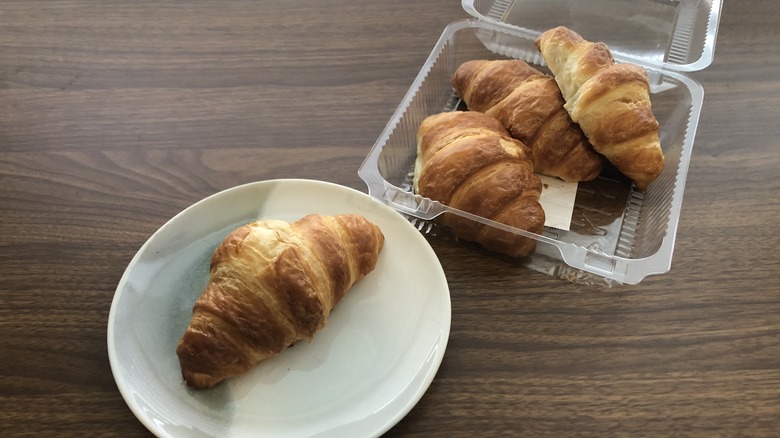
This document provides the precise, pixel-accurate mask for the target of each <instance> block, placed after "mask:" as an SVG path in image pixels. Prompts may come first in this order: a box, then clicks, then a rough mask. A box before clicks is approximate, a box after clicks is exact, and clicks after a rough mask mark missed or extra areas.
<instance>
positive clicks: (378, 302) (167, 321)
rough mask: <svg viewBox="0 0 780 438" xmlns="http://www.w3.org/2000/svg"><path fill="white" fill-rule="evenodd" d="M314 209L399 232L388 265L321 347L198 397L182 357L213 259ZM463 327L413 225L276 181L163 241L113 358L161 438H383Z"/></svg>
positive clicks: (180, 222)
mask: <svg viewBox="0 0 780 438" xmlns="http://www.w3.org/2000/svg"><path fill="white" fill-rule="evenodd" d="M308 213H320V214H339V213H358V214H362V215H363V216H365V217H366V218H368V219H369V220H371V221H373V222H374V223H376V224H377V225H378V226H379V227H380V228H381V230H382V232H383V233H384V234H385V246H384V248H383V250H382V252H381V253H380V257H379V261H378V263H377V267H376V269H375V270H374V271H373V272H371V273H370V274H369V275H368V276H367V277H365V278H364V279H363V280H361V281H359V282H358V283H357V284H356V285H355V286H354V287H353V288H352V289H351V290H350V291H349V293H347V295H346V296H345V297H344V299H343V300H342V301H341V302H340V303H339V304H338V305H337V306H336V308H335V309H334V310H333V312H332V313H331V315H330V318H329V322H328V325H327V326H326V327H325V328H324V329H323V330H322V331H320V332H318V333H317V334H316V335H315V337H314V340H313V341H312V342H310V343H307V342H305V341H304V342H299V343H297V344H295V345H294V346H293V347H291V348H289V349H288V350H286V351H285V352H283V353H282V354H280V355H278V356H276V357H274V358H271V359H269V360H267V361H265V362H263V363H261V364H260V365H258V366H257V367H255V368H254V369H253V370H251V371H250V372H249V373H247V374H245V375H243V376H241V377H236V378H233V379H229V380H227V381H225V382H223V383H222V384H220V385H218V386H217V387H215V388H213V389H210V390H203V391H196V390H192V389H189V388H188V387H187V386H186V385H185V384H184V383H183V380H182V377H181V372H180V369H179V362H178V359H177V356H176V352H175V350H176V344H177V342H178V340H179V338H180V337H181V335H182V334H183V333H184V330H185V329H186V327H187V324H188V323H189V320H190V317H191V316H192V305H193V303H194V302H195V299H196V298H197V297H198V296H199V295H200V293H201V291H202V290H203V288H204V287H205V285H206V283H207V282H208V268H209V267H208V265H209V259H210V257H211V253H212V252H213V251H214V249H215V248H216V247H217V245H218V244H219V243H220V242H221V241H222V239H223V238H224V237H225V236H226V235H227V234H228V232H230V231H231V230H232V229H234V228H235V227H237V226H239V225H241V224H244V223H247V222H250V221H252V220H254V219H256V218H273V219H282V220H287V221H293V220H296V219H298V218H300V217H302V216H304V215H306V214H308ZM449 330H450V296H449V289H448V287H447V282H446V279H445V277H444V272H443V270H442V268H441V265H440V264H439V261H438V259H437V258H436V256H435V254H434V252H433V250H432V249H431V247H430V246H429V245H428V243H427V242H426V241H425V239H424V238H423V237H422V235H421V234H420V233H419V232H418V231H417V230H416V229H414V227H412V226H411V224H409V223H408V222H407V221H406V220H405V219H404V218H403V217H402V216H400V215H399V214H398V213H396V212H395V211H393V210H392V209H390V208H389V207H386V206H384V205H382V204H379V203H378V202H376V201H374V200H372V199H371V198H370V197H369V196H368V195H366V194H364V193H361V192H359V191H356V190H353V189H350V188H346V187H342V186H339V185H335V184H330V183H324V182H317V181H308V180H273V181H263V182H257V183H252V184H247V185H243V186H239V187H235V188H232V189H229V190H226V191H223V192H220V193H217V194H215V195H213V196H210V197H208V198H206V199H204V200H202V201H200V202H198V203H196V204H194V205H192V206H191V207H189V208H187V209H186V210H184V211H183V212H181V213H180V214H178V215H177V216H175V217H174V218H173V219H171V220H170V221H169V222H168V223H166V224H165V225H163V226H162V227H161V228H160V229H159V230H158V231H157V232H156V233H154V235H152V237H151V238H150V239H149V240H148V241H147V242H146V243H145V244H144V245H143V246H142V247H141V249H140V250H139V251H138V253H137V254H136V255H135V257H134V258H133V260H132V261H131V262H130V265H129V266H128V267H127V270H126V271H125V273H124V275H123V277H122V279H121V280H120V282H119V285H118V287H117V290H116V294H115V295H114V300H113V302H112V304H111V312H110V314H109V320H108V352H109V359H110V362H111V369H112V371H113V374H114V378H115V380H116V383H117V386H118V387H119V390H120V392H121V393H122V396H123V397H124V399H125V401H126V402H127V404H128V405H129V406H130V409H131V410H132V411H133V413H134V414H135V415H136V416H137V417H138V419H139V420H140V421H141V422H142V423H143V424H144V425H145V426H146V427H147V428H149V430H151V431H152V432H153V433H155V434H156V435H158V436H161V437H184V436H187V437H244V436H322V437H343V436H377V435H380V434H382V433H383V432H385V431H387V430H388V429H390V428H391V427H392V426H393V425H394V424H396V423H397V422H398V421H399V420H400V419H401V418H403V416H404V415H406V414H407V413H408V412H409V411H410V410H411V409H412V407H413V406H414V405H415V404H416V403H417V401H418V400H419V399H420V398H421V397H422V395H423V393H424V392H425V390H426V389H427V388H428V386H429V385H430V383H431V381H432V380H433V377H434V375H435V374H436V371H437V369H438V368H439V364H440V363H441V360H442V357H443V356H444V350H445V347H446V345H447V340H448V338H449Z"/></svg>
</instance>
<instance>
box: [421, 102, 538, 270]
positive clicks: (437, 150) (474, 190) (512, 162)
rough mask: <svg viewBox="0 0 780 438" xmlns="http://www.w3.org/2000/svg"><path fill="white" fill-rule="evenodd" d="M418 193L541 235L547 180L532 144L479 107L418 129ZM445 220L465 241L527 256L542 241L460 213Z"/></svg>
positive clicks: (435, 117) (432, 119)
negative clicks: (542, 177) (541, 201)
mask: <svg viewBox="0 0 780 438" xmlns="http://www.w3.org/2000/svg"><path fill="white" fill-rule="evenodd" d="M414 186H415V191H416V192H417V193H418V194H420V195H422V196H425V197H427V198H430V199H432V200H435V201H439V202H441V203H442V204H445V205H448V206H450V207H453V208H456V209H459V210H462V211H465V212H468V213H471V214H474V215H477V216H481V217H484V218H488V219H492V220H494V221H496V222H500V223H503V224H506V225H509V226H512V227H515V228H519V229H522V230H526V231H530V232H532V233H537V234H538V233H541V231H542V229H543V227H544V219H545V216H544V210H542V206H541V205H540V204H539V196H540V195H541V192H542V183H541V181H540V180H539V177H538V176H536V175H535V174H534V168H533V162H532V161H531V159H530V152H529V150H528V148H527V147H526V146H525V145H523V144H522V143H521V142H519V141H517V140H515V139H513V138H512V137H510V136H509V134H508V133H507V131H506V129H505V128H504V127H503V126H502V125H501V123H500V122H499V121H498V120H496V119H494V118H492V117H489V116H487V115H485V114H482V113H479V112H475V111H455V112H448V113H441V114H435V115H433V116H430V117H428V118H426V119H425V120H423V122H422V123H421V124H420V127H419V129H418V132H417V161H416V163H415V174H414ZM440 221H441V222H442V223H443V224H444V225H446V226H448V227H449V228H451V229H452V230H453V231H454V232H455V234H456V235H457V236H459V237H460V238H461V239H464V240H468V241H473V242H477V243H479V244H481V245H482V246H483V247H485V248H486V249H489V250H492V251H496V252H499V253H502V254H506V255H509V256H513V257H520V256H526V255H528V254H530V253H531V252H532V251H533V250H534V249H535V248H536V240H534V239H532V238H529V237H525V236H521V235H519V234H515V233H510V232H507V231H504V230H500V229H499V228H497V227H491V226H486V225H484V224H482V223H479V222H477V221H473V220H471V219H468V218H464V217H461V216H458V215H455V214H449V213H445V214H444V215H442V216H441V217H440Z"/></svg>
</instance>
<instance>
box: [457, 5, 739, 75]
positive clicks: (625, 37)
mask: <svg viewBox="0 0 780 438" xmlns="http://www.w3.org/2000/svg"><path fill="white" fill-rule="evenodd" d="M722 3H723V0H462V4H463V9H465V10H466V12H468V13H469V14H471V15H472V16H474V17H476V18H478V19H480V20H484V21H487V22H492V23H495V24H502V25H508V26H511V27H516V28H520V29H522V30H523V31H525V32H531V33H536V34H541V33H542V32H544V31H545V30H547V29H551V28H553V27H557V26H566V27H568V28H570V29H572V30H574V31H576V32H577V33H579V34H580V35H582V36H583V37H584V38H585V39H587V40H590V41H602V42H604V43H606V44H607V45H608V46H609V48H610V49H611V50H612V51H613V52H614V53H616V54H620V55H622V56H624V57H627V58H631V59H634V60H637V61H638V62H639V63H641V64H649V65H655V66H661V67H664V68H667V69H670V70H676V71H683V72H690V71H697V70H703V69H705V68H706V67H707V66H709V65H710V64H711V63H712V59H713V53H714V50H715V38H716V36H717V32H718V23H719V21H720V10H721V5H722Z"/></svg>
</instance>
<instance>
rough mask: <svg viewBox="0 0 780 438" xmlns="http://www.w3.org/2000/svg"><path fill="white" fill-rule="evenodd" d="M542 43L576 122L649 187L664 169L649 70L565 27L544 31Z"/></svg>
mask: <svg viewBox="0 0 780 438" xmlns="http://www.w3.org/2000/svg"><path fill="white" fill-rule="evenodd" d="M536 45H537V47H538V48H539V51H540V52H541V54H542V57H543V58H544V59H545V61H546V62H547V65H548V66H549V68H550V70H551V71H552V72H553V75H554V77H555V80H556V81H557V83H558V86H559V88H560V90H561V93H562V95H563V98H564V99H565V101H566V104H565V106H564V107H565V108H566V110H567V111H568V112H569V115H570V116H571V118H572V120H573V121H574V122H576V123H578V124H579V125H580V127H581V128H582V131H583V132H584V133H585V135H586V136H587V137H588V139H589V140H590V142H591V144H592V145H593V147H594V148H595V149H596V151H598V152H599V153H601V154H603V155H604V156H605V157H606V158H607V159H608V160H609V161H610V162H611V163H612V164H613V165H614V166H615V167H616V168H617V169H618V170H619V171H620V172H622V173H623V174H624V175H626V176H627V177H629V178H630V179H631V180H633V182H634V184H635V185H636V187H637V188H638V189H639V190H645V189H646V188H647V186H648V185H649V184H650V183H651V182H653V181H654V180H655V179H656V178H657V177H658V176H659V175H660V174H661V172H662V171H663V168H664V155H663V151H662V149H661V143H660V139H659V124H658V121H657V120H656V118H655V116H654V114H653V111H652V105H651V101H650V84H649V81H648V76H647V72H646V71H645V69H643V68H642V67H640V66H637V65H634V64H618V63H616V62H615V60H614V59H613V57H612V53H611V52H610V50H609V47H607V45H606V44H604V43H601V42H590V41H587V40H585V39H584V38H583V37H582V36H580V35H579V34H577V33H576V32H574V31H573V30H571V29H568V28H566V27H563V26H560V27H557V28H554V29H550V30H548V31H546V32H544V33H543V34H542V35H541V36H540V37H539V38H538V39H537V40H536Z"/></svg>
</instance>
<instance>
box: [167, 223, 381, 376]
mask: <svg viewBox="0 0 780 438" xmlns="http://www.w3.org/2000/svg"><path fill="white" fill-rule="evenodd" d="M383 244H384V235H383V234H382V232H381V231H380V229H379V228H378V227H377V226H376V225H374V224H373V223H371V222H369V221H368V220H367V219H365V218H364V217H362V216H360V215H338V216H320V215H308V216H305V217H303V218H302V219H300V220H298V221H296V222H294V223H292V224H290V223H287V222H284V221H278V220H261V221H256V222H252V223H249V224H247V225H244V226H241V227H239V228H237V229H236V230H234V231H233V232H231V233H230V234H229V235H228V236H227V237H226V238H225V240H224V241H222V243H221V244H220V245H219V246H218V247H217V249H216V250H215V251H214V253H213V254H212V257H211V273H210V278H209V282H208V285H207V286H206V288H205V290H204V291H203V293H202V294H201V295H200V297H199V298H198V299H197V301H196V302H195V305H194V306H193V316H192V320H191V321H190V323H189V326H188V327H187V330H186V332H185V333H184V335H183V336H182V338H181V340H180V341H179V343H178V346H177V347H176V354H177V356H178V357H179V363H180V365H181V371H182V376H183V377H184V380H185V381H186V382H187V384H188V385H189V386H191V387H193V388H196V389H202V388H210V387H213V386H214V385H216V384H217V383H219V382H220V381H222V380H224V379H226V378H228V377H232V376H237V375H240V374H243V373H245V372H246V371H248V370H249V369H250V368H252V367H254V366H255V365H257V364H258V363H260V362H262V361H263V360H266V359H268V358H270V357H272V356H274V355H276V354H278V353H280V352H282V351H283V350H284V349H286V348H287V347H288V346H290V345H292V344H293V343H295V342H296V341H299V340H302V339H306V340H311V339H312V337H313V336H314V334H315V332H317V331H319V330H320V329H322V328H323V327H324V326H325V324H326V323H327V321H328V315H329V313H330V311H331V309H333V306H335V305H336V303H338V302H339V300H341V298H342V297H343V296H344V294H345V293H346V292H347V290H348V289H349V288H350V287H351V286H352V285H353V284H354V283H355V282H356V281H358V280H359V279H361V278H363V277H364V276H366V275H367V274H368V273H369V272H371V271H372V270H373V269H374V267H375V266H376V263H377V258H378V257H379V252H380V250H381V249H382V246H383Z"/></svg>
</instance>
